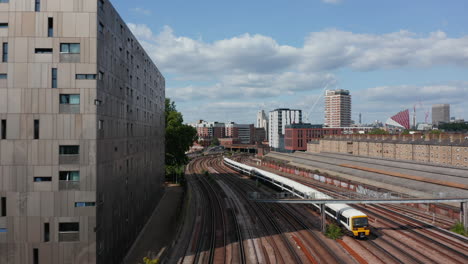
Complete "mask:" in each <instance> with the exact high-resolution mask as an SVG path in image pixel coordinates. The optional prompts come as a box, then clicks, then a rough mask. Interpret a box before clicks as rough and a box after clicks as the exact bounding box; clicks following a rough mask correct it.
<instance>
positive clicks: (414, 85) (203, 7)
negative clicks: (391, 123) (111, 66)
mask: <svg viewBox="0 0 468 264" xmlns="http://www.w3.org/2000/svg"><path fill="white" fill-rule="evenodd" d="M112 3H113V4H114V6H115V7H116V8H117V9H118V11H119V13H120V14H121V15H122V16H123V18H124V20H125V21H126V22H127V23H128V24H129V26H130V27H131V29H132V30H133V32H134V34H135V35H136V36H137V38H139V40H140V41H141V42H142V43H143V46H144V47H145V49H146V50H147V51H148V52H149V54H150V55H151V56H152V58H153V60H154V62H155V63H156V65H157V66H158V67H159V69H160V70H161V71H162V73H163V74H164V76H165V77H166V94H167V96H168V97H171V99H173V100H174V101H175V102H176V104H177V106H178V109H179V110H180V111H182V113H183V114H184V117H185V121H187V122H194V121H195V120H198V119H204V120H211V121H215V120H216V121H235V122H243V123H245V122H247V123H253V122H254V121H255V115H256V112H257V111H258V110H259V109H264V110H266V111H270V110H272V109H274V108H276V107H291V108H300V109H303V111H304V112H305V115H308V114H307V113H308V112H310V115H308V116H309V120H308V121H310V122H313V123H322V122H323V98H321V97H320V95H321V94H322V90H323V87H325V85H328V87H330V88H342V89H349V90H350V91H351V94H352V95H353V118H354V119H357V116H358V114H359V113H362V115H363V120H364V121H366V122H371V121H373V120H375V119H379V120H383V121H385V119H386V118H387V117H389V116H390V115H392V114H394V113H397V112H398V111H400V110H403V109H406V108H412V107H413V105H414V104H417V105H418V106H417V107H418V114H417V116H418V121H424V112H427V111H429V110H430V106H431V104H434V103H450V104H452V115H453V116H457V117H461V118H465V119H468V107H466V102H467V100H468V74H467V68H468V28H467V27H466V26H467V25H468V16H467V15H466V10H468V1H462V0H460V1H427V0H424V1H423V0H419V1H416V0H414V1H407V0H406V1H396V0H393V1H375V0H374V1H366V0H341V1H339V0H290V1H284V0H270V1H260V0H257V1H243V0H238V1H179V0H173V1H154V0H153V1H149V0H134V1H121V0H114V1H112ZM316 100H318V104H317V106H316V107H315V108H314V109H312V108H311V106H312V105H313V104H314V102H315V101H316Z"/></svg>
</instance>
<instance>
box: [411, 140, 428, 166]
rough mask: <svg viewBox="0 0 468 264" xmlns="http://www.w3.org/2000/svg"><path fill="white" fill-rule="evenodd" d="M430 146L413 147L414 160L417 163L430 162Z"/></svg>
mask: <svg viewBox="0 0 468 264" xmlns="http://www.w3.org/2000/svg"><path fill="white" fill-rule="evenodd" d="M429 150H430V147H429V145H419V144H418V145H413V158H414V160H415V161H420V162H429Z"/></svg>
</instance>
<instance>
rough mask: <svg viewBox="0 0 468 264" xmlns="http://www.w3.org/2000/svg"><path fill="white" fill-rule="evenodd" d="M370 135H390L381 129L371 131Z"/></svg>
mask: <svg viewBox="0 0 468 264" xmlns="http://www.w3.org/2000/svg"><path fill="white" fill-rule="evenodd" d="M369 134H370V135H388V132H387V131H385V130H383V129H380V128H374V129H372V130H371V131H369Z"/></svg>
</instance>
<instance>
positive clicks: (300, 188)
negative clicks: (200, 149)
mask: <svg viewBox="0 0 468 264" xmlns="http://www.w3.org/2000/svg"><path fill="white" fill-rule="evenodd" d="M224 163H225V164H226V165H228V166H229V167H231V168H233V169H235V170H237V171H241V172H244V173H246V174H249V175H251V176H254V177H257V178H259V179H263V180H266V181H268V182H270V183H272V184H273V185H276V186H278V187H280V188H281V189H283V190H287V191H289V192H291V193H292V194H294V195H296V196H297V197H300V198H303V199H333V197H331V196H329V195H327V194H324V193H322V192H320V191H318V190H316V189H314V188H311V187H308V186H306V185H304V184H301V183H298V182H296V181H293V180H291V179H288V178H286V177H283V176H279V175H277V174H274V173H271V172H268V171H264V170H261V169H258V168H255V167H252V166H249V165H246V164H243V163H240V162H237V161H234V160H231V159H228V158H224ZM313 205H314V206H316V207H318V208H320V206H319V205H317V204H313ZM325 211H326V214H327V215H328V216H329V217H331V218H333V219H335V220H336V221H337V222H339V223H340V224H341V225H342V226H344V227H345V228H346V229H347V230H349V231H351V232H352V233H353V235H354V236H359V237H364V236H369V234H370V230H369V226H368V218H367V215H366V214H364V213H363V212H361V211H359V210H356V209H354V208H352V207H350V206H349V205H347V204H325Z"/></svg>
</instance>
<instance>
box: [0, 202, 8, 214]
mask: <svg viewBox="0 0 468 264" xmlns="http://www.w3.org/2000/svg"><path fill="white" fill-rule="evenodd" d="M0 210H1V211H0V216H6V215H7V207H6V197H2V199H1V205H0Z"/></svg>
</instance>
